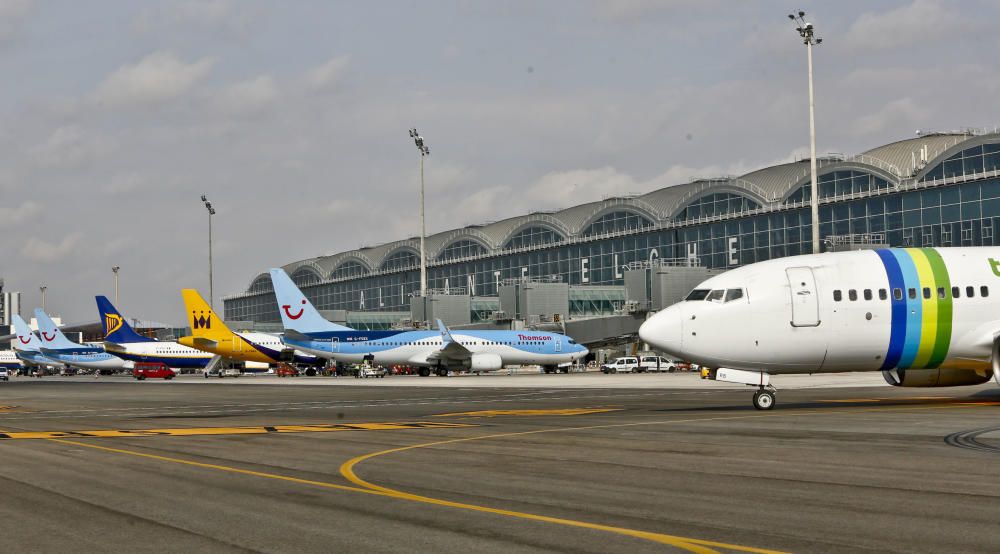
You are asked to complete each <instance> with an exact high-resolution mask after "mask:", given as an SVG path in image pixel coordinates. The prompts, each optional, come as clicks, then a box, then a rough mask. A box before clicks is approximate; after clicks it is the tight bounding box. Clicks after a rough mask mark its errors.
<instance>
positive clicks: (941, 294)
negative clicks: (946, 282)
mask: <svg viewBox="0 0 1000 554" xmlns="http://www.w3.org/2000/svg"><path fill="white" fill-rule="evenodd" d="M946 296H947V295H946V294H945V292H944V287H938V298H940V299H941V300H944V299H945V297H946Z"/></svg>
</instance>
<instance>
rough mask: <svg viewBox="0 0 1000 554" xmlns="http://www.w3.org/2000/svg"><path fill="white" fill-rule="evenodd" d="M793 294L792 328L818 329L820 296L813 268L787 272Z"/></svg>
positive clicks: (791, 268)
mask: <svg viewBox="0 0 1000 554" xmlns="http://www.w3.org/2000/svg"><path fill="white" fill-rule="evenodd" d="M785 275H786V276H787V277H788V287H789V290H790V291H791V293H792V321H791V323H792V327H816V326H818V325H819V324H820V321H819V294H818V292H817V291H816V278H815V277H814V276H813V272H812V268H809V267H790V268H788V269H786V270H785Z"/></svg>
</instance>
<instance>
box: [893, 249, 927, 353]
mask: <svg viewBox="0 0 1000 554" xmlns="http://www.w3.org/2000/svg"><path fill="white" fill-rule="evenodd" d="M890 252H892V255H893V256H895V258H896V261H897V262H899V269H900V271H901V272H902V274H903V283H904V285H905V288H904V289H903V297H904V298H906V339H905V342H904V343H903V352H902V354H901V355H900V357H899V363H898V364H897V367H904V368H905V367H909V366H910V364H912V363H913V360H914V359H915V358H916V357H917V349H919V348H920V326H921V318H922V317H923V301H922V300H921V297H920V277H919V275H918V274H917V266H916V265H914V263H913V259H912V258H910V255H909V254H908V253H907V252H906V251H903V250H898V249H894V250H890ZM909 289H914V290H915V291H916V294H915V296H916V298H910V294H909V292H910V290H909Z"/></svg>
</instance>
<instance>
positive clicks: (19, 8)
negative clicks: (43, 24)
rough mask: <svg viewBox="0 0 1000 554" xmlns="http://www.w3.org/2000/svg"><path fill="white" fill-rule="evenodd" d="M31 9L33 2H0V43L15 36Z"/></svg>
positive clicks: (5, 0)
mask: <svg viewBox="0 0 1000 554" xmlns="http://www.w3.org/2000/svg"><path fill="white" fill-rule="evenodd" d="M32 7H34V1H33V0H0V42H3V41H6V40H10V39H11V38H13V37H14V35H15V34H17V32H18V31H19V29H20V27H21V22H22V21H23V20H24V19H25V18H26V17H27V15H28V13H29V12H30V11H31V9H32Z"/></svg>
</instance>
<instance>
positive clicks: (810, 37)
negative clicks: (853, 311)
mask: <svg viewBox="0 0 1000 554" xmlns="http://www.w3.org/2000/svg"><path fill="white" fill-rule="evenodd" d="M805 16H806V12H804V11H799V12H798V13H797V14H788V19H791V20H792V21H793V22H795V23H797V24H798V27H796V28H795V30H796V31H798V32H799V36H800V37H802V44H804V45H805V46H806V59H807V63H808V66H809V173H810V175H811V179H810V183H811V185H812V186H811V194H810V196H811V198H810V201H809V211H810V212H811V216H812V218H811V219H812V251H813V254H819V253H820V242H819V190H818V186H817V184H816V102H815V99H814V96H813V54H812V49H813V46H816V45H817V44H822V42H823V39H821V38H818V37H816V34H815V30H814V28H813V24H812V23H808V22H806V20H805Z"/></svg>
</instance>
